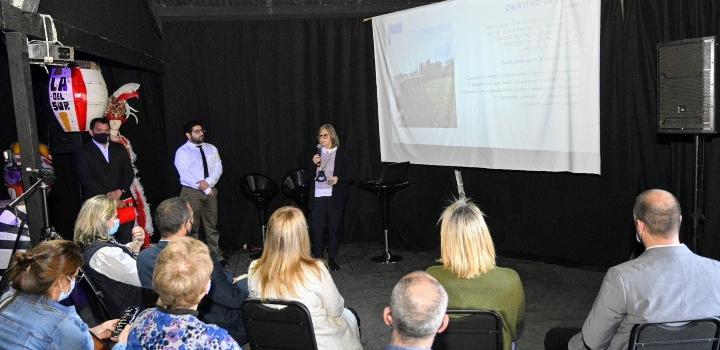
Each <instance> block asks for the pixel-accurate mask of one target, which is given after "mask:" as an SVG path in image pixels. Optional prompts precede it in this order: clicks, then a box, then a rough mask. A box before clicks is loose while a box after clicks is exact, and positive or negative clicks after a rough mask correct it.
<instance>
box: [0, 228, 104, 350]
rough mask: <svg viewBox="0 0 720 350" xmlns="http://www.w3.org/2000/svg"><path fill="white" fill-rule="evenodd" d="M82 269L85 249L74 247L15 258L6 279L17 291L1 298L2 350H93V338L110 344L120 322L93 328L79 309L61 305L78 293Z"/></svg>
mask: <svg viewBox="0 0 720 350" xmlns="http://www.w3.org/2000/svg"><path fill="white" fill-rule="evenodd" d="M81 265H82V254H81V253H80V248H78V246H77V245H75V244H74V243H73V242H70V241H64V240H55V241H48V242H44V243H40V244H39V245H37V246H36V247H35V248H33V249H31V250H29V251H27V252H19V253H17V254H15V257H14V258H13V261H12V263H11V264H10V268H9V269H8V273H7V275H6V276H5V277H6V278H9V280H10V283H12V288H11V289H10V291H9V292H7V293H5V294H4V295H3V296H2V297H0V349H38V350H39V349H63V350H69V349H78V350H82V349H93V347H94V345H93V337H95V338H97V339H100V340H102V339H108V338H110V335H111V334H112V330H113V329H114V328H115V325H116V324H117V321H118V320H110V321H107V322H104V323H102V324H100V325H98V326H96V327H93V328H90V327H88V325H87V324H85V322H83V321H82V320H81V319H80V316H78V314H77V312H75V307H74V306H64V305H61V304H60V303H58V301H60V300H62V299H65V298H67V297H68V296H69V295H70V292H72V290H73V288H74V287H75V280H76V279H77V278H78V272H79V269H80V266H81Z"/></svg>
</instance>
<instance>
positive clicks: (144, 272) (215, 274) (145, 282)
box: [137, 197, 248, 344]
mask: <svg viewBox="0 0 720 350" xmlns="http://www.w3.org/2000/svg"><path fill="white" fill-rule="evenodd" d="M192 221H193V212H192V209H191V208H190V205H188V203H187V201H185V200H184V199H182V198H180V197H173V198H169V199H166V200H164V201H163V202H162V203H160V205H158V207H157V208H156V209H155V226H156V227H157V229H158V231H160V237H161V238H160V242H158V243H157V244H156V245H153V246H152V247H150V248H147V249H145V250H143V251H142V252H140V255H139V256H138V259H137V269H138V274H139V275H140V281H141V283H142V286H143V288H146V289H154V288H153V284H152V283H153V281H152V276H153V271H154V269H155V262H156V260H157V257H158V255H159V254H160V252H162V250H163V249H165V247H167V245H168V244H169V242H172V241H173V240H175V239H177V238H180V237H185V236H186V235H187V234H188V233H189V232H190V230H192V226H193V222H192ZM212 263H213V269H212V275H211V277H210V280H211V281H212V287H211V288H210V293H208V295H207V297H206V298H204V299H203V301H202V302H201V303H200V306H199V307H198V312H199V316H198V317H199V318H200V320H202V321H204V322H207V323H212V324H216V325H218V326H220V327H222V328H224V329H226V330H227V331H228V332H229V333H230V335H231V336H232V337H233V338H234V339H235V341H237V342H238V343H239V344H244V343H246V342H247V337H246V335H245V326H244V324H243V320H242V314H241V313H240V306H241V305H242V302H243V301H244V300H245V299H246V298H247V296H248V290H247V280H241V281H240V282H237V283H233V279H232V276H230V275H228V274H227V273H226V272H225V269H223V267H222V265H220V262H219V261H217V260H215V259H212Z"/></svg>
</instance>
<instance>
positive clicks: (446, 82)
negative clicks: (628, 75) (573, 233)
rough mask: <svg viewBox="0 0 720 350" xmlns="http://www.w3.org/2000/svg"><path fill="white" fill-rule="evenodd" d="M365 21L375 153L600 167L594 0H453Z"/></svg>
mask: <svg viewBox="0 0 720 350" xmlns="http://www.w3.org/2000/svg"><path fill="white" fill-rule="evenodd" d="M372 24H373V38H374V44H375V69H376V79H377V98H378V119H379V120H378V121H379V129H380V130H379V131H380V148H381V158H382V160H383V161H386V162H396V161H408V160H409V161H411V162H413V163H418V164H430V165H445V166H460V167H480V168H490V169H510V170H531V171H569V172H574V173H591V174H600V107H599V95H600V92H599V91H600V88H599V70H600V54H599V50H600V1H587V0H454V1H445V2H440V3H436V4H432V5H428V6H423V7H418V8H414V9H410V10H405V11H400V12H396V13H391V14H387V15H382V16H378V17H374V18H373V23H372Z"/></svg>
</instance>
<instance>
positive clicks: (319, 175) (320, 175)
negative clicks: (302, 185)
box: [315, 143, 327, 182]
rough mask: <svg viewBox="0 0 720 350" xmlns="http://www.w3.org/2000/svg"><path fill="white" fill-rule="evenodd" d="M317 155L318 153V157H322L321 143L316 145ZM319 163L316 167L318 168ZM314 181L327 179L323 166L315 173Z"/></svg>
mask: <svg viewBox="0 0 720 350" xmlns="http://www.w3.org/2000/svg"><path fill="white" fill-rule="evenodd" d="M317 155H318V157H322V145H321V144H319V143H318V145H317ZM320 164H322V160H321V161H320ZM320 164H318V165H317V167H318V168H320ZM315 181H316V182H325V181H327V177H326V176H325V168H324V167H323V168H322V169H320V170H319V171H318V172H317V175H315Z"/></svg>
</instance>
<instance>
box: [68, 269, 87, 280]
mask: <svg viewBox="0 0 720 350" xmlns="http://www.w3.org/2000/svg"><path fill="white" fill-rule="evenodd" d="M84 276H85V275H83V273H82V271H78V273H77V275H75V276H73V277H70V276H68V278H69V279H70V280H75V282H77V281H79V280H81V279H82V278H83V277H84Z"/></svg>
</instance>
